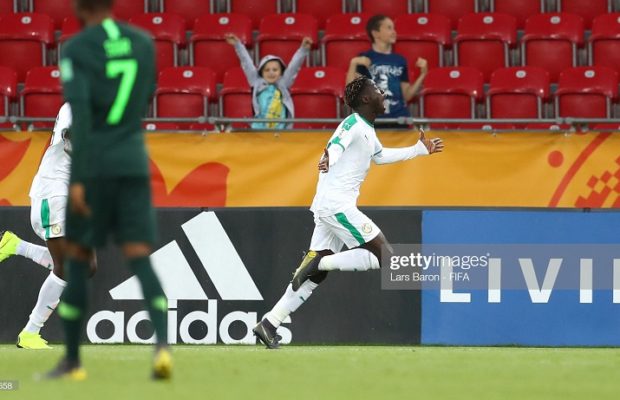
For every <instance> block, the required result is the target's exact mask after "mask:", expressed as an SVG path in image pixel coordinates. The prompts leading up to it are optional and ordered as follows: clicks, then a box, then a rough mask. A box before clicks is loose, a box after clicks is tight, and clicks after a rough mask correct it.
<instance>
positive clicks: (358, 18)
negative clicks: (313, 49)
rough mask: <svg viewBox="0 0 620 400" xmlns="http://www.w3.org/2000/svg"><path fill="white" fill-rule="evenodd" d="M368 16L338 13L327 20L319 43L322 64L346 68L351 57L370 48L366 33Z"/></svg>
mask: <svg viewBox="0 0 620 400" xmlns="http://www.w3.org/2000/svg"><path fill="white" fill-rule="evenodd" d="M370 17H371V15H369V14H339V15H334V16H332V17H330V18H329V19H328V20H327V24H326V25H325V35H324V36H323V40H322V43H321V53H322V59H323V65H327V66H329V67H336V68H342V69H345V70H347V69H349V64H350V62H351V59H352V58H353V57H356V56H357V55H358V54H359V53H361V52H364V51H366V50H369V49H370V41H369V39H368V34H367V33H366V22H368V19H369V18H370Z"/></svg>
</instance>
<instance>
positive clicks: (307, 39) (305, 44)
mask: <svg viewBox="0 0 620 400" xmlns="http://www.w3.org/2000/svg"><path fill="white" fill-rule="evenodd" d="M313 43H314V42H313V41H312V38H310V37H308V36H306V37H304V38H303V40H302V41H301V47H303V48H305V49H309V48H310V47H311V46H312V44H313Z"/></svg>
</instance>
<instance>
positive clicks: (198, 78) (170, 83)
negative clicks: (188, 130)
mask: <svg viewBox="0 0 620 400" xmlns="http://www.w3.org/2000/svg"><path fill="white" fill-rule="evenodd" d="M215 99H216V90H215V72H213V71H212V70H210V69H209V68H205V67H170V68H166V69H164V70H163V71H161V72H160V73H159V80H158V82H157V90H156V91H155V101H154V106H155V107H154V110H155V117H156V118H158V117H159V118H198V117H206V116H207V115H209V102H210V101H213V100H215ZM189 124H190V123H179V126H181V127H186V126H189Z"/></svg>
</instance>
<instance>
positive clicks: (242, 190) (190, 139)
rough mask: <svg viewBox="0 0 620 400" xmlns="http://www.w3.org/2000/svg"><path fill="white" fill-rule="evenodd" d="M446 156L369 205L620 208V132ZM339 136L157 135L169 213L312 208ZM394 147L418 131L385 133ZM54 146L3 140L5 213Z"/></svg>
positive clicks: (483, 143) (384, 181) (481, 143)
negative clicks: (329, 146) (330, 147)
mask: <svg viewBox="0 0 620 400" xmlns="http://www.w3.org/2000/svg"><path fill="white" fill-rule="evenodd" d="M429 135H430V136H440V137H442V138H444V140H445V144H446V149H445V152H444V153H441V154H436V155H433V156H431V157H423V158H418V159H414V160H410V161H406V162H403V163H398V164H393V165H382V166H377V165H375V166H372V167H371V170H370V173H369V175H368V179H367V180H366V182H365V183H364V185H363V186H362V194H361V196H360V201H359V204H360V205H362V206H483V207H486V206H489V207H494V206H501V207H592V208H620V134H618V133H594V132H591V133H578V134H570V135H565V134H561V133H501V134H497V135H492V134H490V133H486V132H484V133H483V132H439V131H434V132H431V133H430V134H429ZM329 136H330V133H328V132H325V133H316V132H307V133H280V134H273V133H225V134H209V135H206V136H203V135H200V134H183V133H154V134H149V135H148V136H147V143H148V148H149V151H150V156H151V167H152V172H153V178H152V182H153V192H154V201H155V204H156V205H157V206H159V207H193V206H205V207H207V206H211V207H223V206H227V207H271V206H309V205H310V203H311V201H312V196H313V194H314V190H315V185H316V180H317V175H318V172H317V162H318V159H319V157H320V156H321V153H322V149H323V147H324V146H325V144H326V142H327V140H328V139H329ZM379 137H380V139H381V141H382V142H383V144H384V146H386V147H400V146H408V145H412V144H414V143H415V142H416V140H417V133H415V132H383V133H380V134H379ZM48 142H49V134H48V133H43V132H32V133H27V132H11V133H3V134H0V205H16V206H27V205H29V204H30V203H29V198H28V191H29V188H30V183H31V181H32V178H33V176H34V174H35V173H36V170H37V167H38V165H39V161H40V159H41V156H42V155H43V152H44V151H45V148H46V146H47V144H48Z"/></svg>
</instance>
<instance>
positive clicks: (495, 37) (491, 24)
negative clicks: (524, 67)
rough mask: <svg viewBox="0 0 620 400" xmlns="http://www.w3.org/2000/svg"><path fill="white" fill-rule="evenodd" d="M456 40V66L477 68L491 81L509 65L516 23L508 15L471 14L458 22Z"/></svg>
mask: <svg viewBox="0 0 620 400" xmlns="http://www.w3.org/2000/svg"><path fill="white" fill-rule="evenodd" d="M454 41H455V43H454V59H455V65H460V66H465V67H474V68H478V69H479V70H480V71H481V72H482V73H483V75H484V79H485V81H486V82H488V80H489V79H490V78H491V73H492V72H493V71H495V70H496V69H498V68H502V67H507V66H508V65H510V48H511V47H512V46H514V44H515V43H516V42H517V20H516V19H515V18H514V17H512V16H510V15H507V14H498V13H479V14H468V15H465V16H464V17H462V18H461V19H460V20H459V29H458V35H457V36H456V38H455V40H454Z"/></svg>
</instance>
